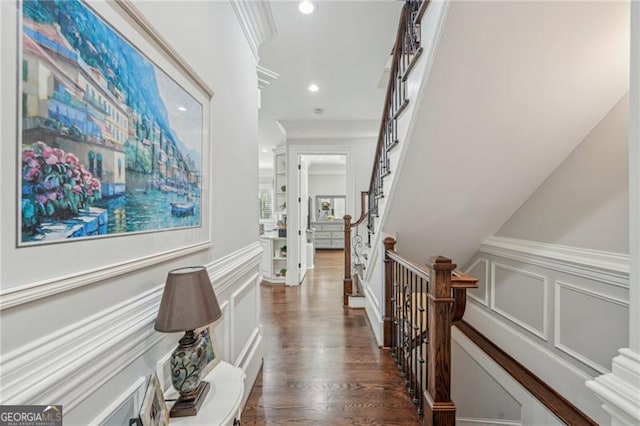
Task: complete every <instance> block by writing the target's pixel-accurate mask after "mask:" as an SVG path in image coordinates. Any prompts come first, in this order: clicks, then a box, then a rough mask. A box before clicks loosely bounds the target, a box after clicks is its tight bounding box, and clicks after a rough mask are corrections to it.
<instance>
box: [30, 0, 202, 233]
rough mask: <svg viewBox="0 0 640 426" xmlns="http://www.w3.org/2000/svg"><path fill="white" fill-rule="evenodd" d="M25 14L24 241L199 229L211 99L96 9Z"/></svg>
mask: <svg viewBox="0 0 640 426" xmlns="http://www.w3.org/2000/svg"><path fill="white" fill-rule="evenodd" d="M124 4H127V3H124ZM129 10H133V9H129ZM20 17H21V31H20V37H19V56H20V60H19V62H18V92H19V93H18V102H19V110H20V111H21V116H20V119H19V124H18V129H19V134H18V136H19V137H18V140H19V149H18V154H19V158H18V162H19V167H18V171H19V176H18V179H17V181H18V193H19V195H20V198H19V200H18V210H19V213H18V232H19V236H20V238H19V240H18V243H19V245H34V244H42V243H50V242H67V241H73V240H77V239H86V238H94V237H102V236H115V235H125V234H132V233H141V232H153V231H166V230H172V229H180V228H188V227H200V226H201V225H202V220H203V215H202V198H203V197H202V188H203V181H202V179H203V173H202V171H203V145H204V133H205V132H204V130H203V126H204V121H205V117H204V111H205V109H204V107H203V105H202V103H201V102H199V100H198V99H197V98H196V97H194V96H193V95H192V94H191V93H190V92H189V90H188V89H186V88H185V87H183V86H182V85H180V84H179V83H178V82H177V81H176V80H174V79H173V78H172V77H171V76H170V75H169V74H167V72H166V71H164V70H163V69H162V68H161V67H159V66H158V65H156V64H155V63H154V62H153V60H152V59H151V58H150V57H148V56H147V55H146V54H145V53H144V52H143V51H142V50H141V49H140V48H138V47H137V46H136V45H134V44H133V43H132V42H131V41H129V39H128V38H127V37H126V36H125V35H124V34H122V33H121V32H119V31H118V30H117V29H116V28H115V27H114V26H113V25H112V24H110V23H109V22H108V21H107V20H105V19H104V18H103V17H102V16H101V15H100V14H99V13H98V12H97V11H95V10H94V9H93V8H92V6H91V4H90V3H85V2H83V1H81V0H68V1H62V2H61V1H54V0H24V1H22V2H21V4H20Z"/></svg>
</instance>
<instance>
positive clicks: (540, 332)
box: [490, 262, 549, 341]
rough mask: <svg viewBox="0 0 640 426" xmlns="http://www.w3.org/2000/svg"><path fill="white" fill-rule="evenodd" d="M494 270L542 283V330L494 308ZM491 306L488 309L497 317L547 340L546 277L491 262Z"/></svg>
mask: <svg viewBox="0 0 640 426" xmlns="http://www.w3.org/2000/svg"><path fill="white" fill-rule="evenodd" d="M496 268H500V269H504V270H506V271H510V272H513V273H516V274H520V275H524V276H527V277H530V278H534V279H536V280H539V281H541V282H542V301H541V303H542V307H543V308H542V309H543V311H542V324H543V325H542V330H539V329H537V328H536V327H534V326H533V325H531V324H527V323H526V322H524V321H523V320H521V319H520V318H517V317H515V316H514V315H512V314H510V313H508V312H505V311H504V310H502V309H500V308H499V307H497V306H496ZM490 286H491V291H490V293H491V298H490V299H491V306H490V309H491V310H492V311H493V312H495V313H497V314H498V315H501V316H503V317H504V318H506V319H508V320H509V321H511V322H513V323H515V324H517V325H518V326H520V327H522V328H524V329H525V330H527V331H528V332H530V333H532V334H534V335H536V336H538V337H539V338H540V339H542V340H544V341H547V339H548V328H549V327H548V321H547V316H548V315H547V313H548V309H547V295H548V282H547V277H546V276H544V275H539V274H534V273H533V272H530V271H527V270H524V269H520V268H514V267H512V266H508V265H504V264H502V263H498V262H491V285H490Z"/></svg>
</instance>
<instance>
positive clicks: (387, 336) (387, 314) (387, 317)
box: [383, 237, 396, 348]
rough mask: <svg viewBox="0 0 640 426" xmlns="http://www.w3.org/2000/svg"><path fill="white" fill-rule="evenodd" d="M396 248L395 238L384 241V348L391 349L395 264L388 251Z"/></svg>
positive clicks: (387, 238)
mask: <svg viewBox="0 0 640 426" xmlns="http://www.w3.org/2000/svg"><path fill="white" fill-rule="evenodd" d="M395 248H396V240H395V238H393V237H386V238H385V239H384V342H383V343H384V347H385V348H390V347H391V344H392V340H393V339H392V336H391V335H392V332H391V327H392V326H393V322H392V321H393V320H392V318H391V314H392V312H391V310H392V309H393V306H392V303H391V299H392V298H393V264H392V262H391V258H390V257H389V256H388V255H387V252H388V251H393V250H395Z"/></svg>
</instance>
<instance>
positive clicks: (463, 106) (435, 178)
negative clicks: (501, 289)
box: [344, 1, 629, 346]
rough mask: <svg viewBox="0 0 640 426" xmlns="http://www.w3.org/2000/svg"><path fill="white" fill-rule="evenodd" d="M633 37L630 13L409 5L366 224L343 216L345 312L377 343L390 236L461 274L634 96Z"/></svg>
mask: <svg viewBox="0 0 640 426" xmlns="http://www.w3.org/2000/svg"><path fill="white" fill-rule="evenodd" d="M628 33H629V29H628V5H625V4H622V3H620V4H618V3H609V2H602V3H585V2H580V3H572V2H561V3H559V2H549V3H539V2H494V3H486V2H484V3H476V2H451V1H444V2H433V3H429V2H428V1H424V2H423V1H407V2H406V4H405V7H404V8H403V11H402V15H401V17H400V23H399V28H398V33H397V37H396V40H395V43H394V45H393V65H392V68H391V72H390V77H389V85H388V90H387V95H386V99H385V104H384V112H383V115H382V120H381V126H380V132H379V137H378V145H377V148H376V154H375V162H374V164H373V170H372V175H371V181H370V185H369V188H367V191H366V192H365V193H364V195H363V203H362V205H363V207H362V208H361V211H362V212H363V215H362V216H360V217H359V218H357V219H355V218H354V220H353V221H352V218H351V217H350V216H345V230H346V232H345V278H344V295H345V297H344V304H345V305H346V306H350V307H362V306H364V307H365V309H366V312H367V316H368V318H369V320H370V323H371V325H372V328H373V331H374V334H375V336H376V340H377V341H378V343H379V344H380V345H381V346H382V345H385V346H387V343H388V342H386V341H385V336H386V335H388V333H386V332H387V329H388V324H389V315H390V307H389V306H387V303H388V301H389V291H390V289H389V288H385V264H384V259H385V253H387V252H388V250H385V248H384V240H385V238H386V237H393V238H394V239H397V240H398V251H399V252H401V253H403V255H404V256H406V257H407V258H410V259H421V260H423V261H424V260H426V259H428V258H429V256H431V255H434V254H443V255H445V256H447V257H450V258H452V259H454V260H455V261H456V262H457V263H458V265H460V266H461V267H462V268H464V267H465V265H466V264H467V263H468V262H469V260H470V259H471V258H472V256H473V255H474V254H475V253H476V252H477V250H478V248H479V247H480V244H481V243H482V242H483V241H485V240H486V239H487V238H488V237H490V236H491V235H493V234H494V233H495V232H496V231H497V230H498V229H499V228H500V226H501V225H502V224H503V223H505V222H506V221H507V220H508V219H509V218H510V217H511V216H512V215H513V213H514V212H515V211H516V210H517V209H518V208H519V207H520V206H521V205H522V204H523V203H524V202H525V201H526V200H527V199H528V198H529V196H530V195H531V194H532V193H533V192H534V191H535V190H536V189H537V188H538V187H539V186H540V185H541V184H542V183H543V182H544V181H545V179H546V178H547V177H548V176H549V175H550V174H551V173H552V172H553V171H554V170H555V169H556V168H557V166H558V165H559V164H560V163H561V162H562V161H563V160H564V159H565V158H566V157H567V156H568V155H569V154H570V153H571V152H572V151H573V150H574V149H575V148H576V146H577V145H578V144H579V143H580V142H582V141H583V140H584V139H585V137H586V136H587V135H588V134H589V133H590V132H591V130H592V129H593V128H594V127H595V126H596V125H597V124H598V123H599V122H600V120H602V118H603V117H605V116H606V115H607V113H608V112H609V111H610V110H611V108H612V107H613V106H614V105H615V104H616V103H617V102H618V101H619V100H620V99H621V98H622V97H623V96H624V95H625V93H626V92H627V91H628V77H629V76H628V69H629V64H628V56H629V55H628V40H627V39H626V37H627V35H628ZM352 260H353V262H352ZM385 327H386V328H385ZM410 340H411V339H410Z"/></svg>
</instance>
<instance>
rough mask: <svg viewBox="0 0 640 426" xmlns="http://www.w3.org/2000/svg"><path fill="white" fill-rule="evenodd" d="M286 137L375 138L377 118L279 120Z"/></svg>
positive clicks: (377, 124) (378, 126)
mask: <svg viewBox="0 0 640 426" xmlns="http://www.w3.org/2000/svg"><path fill="white" fill-rule="evenodd" d="M278 123H280V125H281V126H282V127H283V128H284V129H285V130H286V132H287V139H357V138H376V137H377V136H378V131H379V129H380V122H379V121H378V120H279V121H278Z"/></svg>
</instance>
